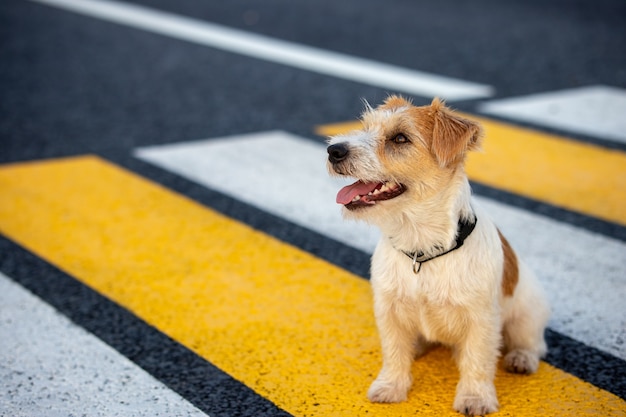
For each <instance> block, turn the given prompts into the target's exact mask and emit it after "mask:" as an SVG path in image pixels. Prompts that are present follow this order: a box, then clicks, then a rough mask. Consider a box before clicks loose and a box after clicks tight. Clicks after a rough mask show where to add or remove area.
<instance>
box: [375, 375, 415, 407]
mask: <svg viewBox="0 0 626 417" xmlns="http://www.w3.org/2000/svg"><path fill="white" fill-rule="evenodd" d="M410 386H411V381H410V380H409V381H408V382H390V381H386V380H383V379H380V378H378V379H376V380H375V381H374V382H373V383H372V385H371V386H370V389H369V390H368V391H367V398H369V400H370V401H372V402H375V403H399V402H402V401H406V399H407V393H408V392H409V387H410Z"/></svg>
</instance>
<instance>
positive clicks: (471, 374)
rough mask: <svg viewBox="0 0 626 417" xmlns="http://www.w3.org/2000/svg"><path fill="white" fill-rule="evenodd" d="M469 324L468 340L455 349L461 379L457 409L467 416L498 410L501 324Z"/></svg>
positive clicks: (489, 320)
mask: <svg viewBox="0 0 626 417" xmlns="http://www.w3.org/2000/svg"><path fill="white" fill-rule="evenodd" d="M483 319H484V320H476V321H474V322H472V323H470V325H469V328H468V329H467V330H468V331H467V333H466V337H465V338H464V340H462V341H461V342H460V343H458V344H456V345H455V346H454V352H455V356H456V359H457V365H458V367H459V371H460V374H461V378H460V380H459V383H458V385H457V388H456V397H455V399H454V409H455V410H456V411H458V412H460V413H463V414H465V415H467V416H476V415H485V414H488V413H493V412H495V411H498V398H497V396H496V388H495V386H494V383H493V380H494V378H495V372H496V366H497V361H498V355H499V346H500V332H499V321H498V320H494V319H493V317H483Z"/></svg>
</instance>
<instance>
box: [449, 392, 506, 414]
mask: <svg viewBox="0 0 626 417" xmlns="http://www.w3.org/2000/svg"><path fill="white" fill-rule="evenodd" d="M454 409H455V410H456V411H458V412H459V413H461V414H464V415H466V416H484V415H485V414H489V413H495V412H496V411H498V400H496V399H495V398H494V399H485V398H480V397H462V398H459V397H458V396H457V398H456V399H455V400H454Z"/></svg>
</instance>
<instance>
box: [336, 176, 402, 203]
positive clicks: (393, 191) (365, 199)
mask: <svg viewBox="0 0 626 417" xmlns="http://www.w3.org/2000/svg"><path fill="white" fill-rule="evenodd" d="M405 190H406V187H405V186H404V185H402V184H400V183H397V182H394V181H382V182H363V181H361V180H358V181H356V182H355V183H354V184H351V185H348V186H345V187H343V188H342V189H341V190H339V192H338V193H337V203H338V204H343V205H344V207H345V208H347V209H349V210H354V209H356V208H359V207H368V206H372V205H374V204H376V202H377V201H384V200H390V199H392V198H396V197H397V196H399V195H400V194H402V193H403V192H404V191H405Z"/></svg>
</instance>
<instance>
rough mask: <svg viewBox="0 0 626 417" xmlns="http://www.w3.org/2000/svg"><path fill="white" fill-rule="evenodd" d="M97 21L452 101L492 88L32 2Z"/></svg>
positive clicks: (105, 0) (149, 16)
mask: <svg viewBox="0 0 626 417" xmlns="http://www.w3.org/2000/svg"><path fill="white" fill-rule="evenodd" d="M33 1H36V2H39V3H43V4H47V5H49V6H54V7H59V8H61V9H66V10H71V11H73V12H76V13H81V14H84V15H87V16H91V17H95V18H98V19H103V20H108V21H111V22H115V23H120V24H124V25H127V26H131V27H134V28H138V29H143V30H147V31H150V32H154V33H158V34H160V35H165V36H170V37H173V38H176V39H182V40H185V41H189V42H194V43H198V44H201V45H206V46H210V47H213V48H219V49H223V50H226V51H230V52H234V53H238V54H242V55H246V56H250V57H253V58H259V59H263V60H266V61H271V62H276V63H279V64H283V65H288V66H292V67H295V68H300V69H303V70H306V71H313V72H317V73H321V74H325V75H330V76H333V77H338V78H343V79H347V80H351V81H356V82H362V83H365V84H369V85H375V86H378V87H383V88H390V89H392V90H397V91H402V92H406V93H411V94H417V95H421V96H436V95H439V96H442V97H445V98H447V99H449V100H455V99H457V100H458V99H470V98H484V97H490V96H492V95H493V88H492V87H490V86H487V85H482V84H477V83H471V82H468V81H462V80H457V79H453V78H449V77H443V76H439V75H435V74H428V73H424V72H420V71H415V70H410V69H406V68H400V67H395V66H392V65H387V64H382V63H379V62H375V61H370V60H367V59H364V58H357V57H352V56H348V55H343V54H340V53H337V52H331V51H326V50H323V49H318V48H313V47H310V46H306V45H298V44H295V43H292V42H287V41H283V40H279V39H273V38H270V37H267V36H262V35H258V34H254V33H250V32H244V31H241V30H237V29H231V28H228V27H225V26H221V25H217V24H214V23H209V22H206V21H202V20H197V19H191V18H188V17H184V16H178V15H176V14H173V13H167V12H163V11H159V10H155V9H151V8H148V7H143V6H137V5H134V4H129V3H125V2H117V1H109V0H33Z"/></svg>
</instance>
